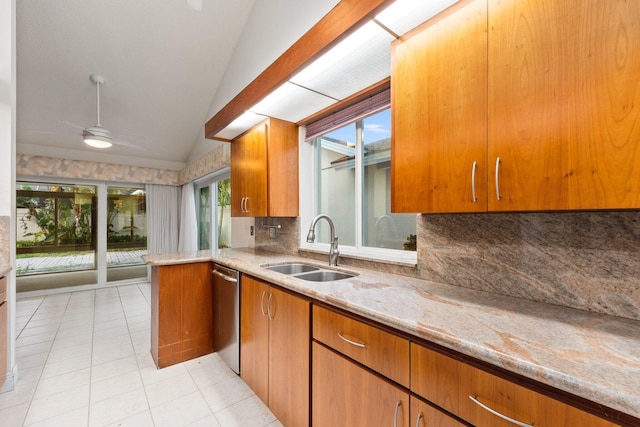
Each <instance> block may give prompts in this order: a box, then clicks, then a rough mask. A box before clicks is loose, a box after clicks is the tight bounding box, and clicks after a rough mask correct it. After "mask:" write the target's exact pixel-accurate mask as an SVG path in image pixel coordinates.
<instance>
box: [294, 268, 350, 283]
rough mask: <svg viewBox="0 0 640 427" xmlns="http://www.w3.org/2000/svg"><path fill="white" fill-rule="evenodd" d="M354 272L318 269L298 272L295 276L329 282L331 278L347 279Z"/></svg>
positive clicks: (313, 280)
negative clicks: (302, 272) (309, 271)
mask: <svg viewBox="0 0 640 427" xmlns="http://www.w3.org/2000/svg"><path fill="white" fill-rule="evenodd" d="M354 276H355V274H349V273H343V272H341V271H334V270H318V271H313V272H311V273H304V274H298V275H296V277H297V278H298V279H302V280H309V281H311V282H330V281H332V280H340V279H348V278H349V277H354Z"/></svg>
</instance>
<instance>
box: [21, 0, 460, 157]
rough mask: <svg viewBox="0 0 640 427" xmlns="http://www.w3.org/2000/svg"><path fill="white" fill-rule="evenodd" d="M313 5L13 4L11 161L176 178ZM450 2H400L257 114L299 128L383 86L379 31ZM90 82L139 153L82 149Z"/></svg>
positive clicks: (284, 1)
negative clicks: (80, 163) (131, 168)
mask: <svg viewBox="0 0 640 427" xmlns="http://www.w3.org/2000/svg"><path fill="white" fill-rule="evenodd" d="M309 1H310V3H306V2H300V1H299V0H269V2H264V1H262V2H261V1H258V2H255V0H155V1H152V0H109V1H104V0H65V1H64V2H63V1H56V0H41V1H35V0H29V1H27V0H21V1H18V2H17V13H16V14H17V86H18V87H17V109H18V111H17V152H18V153H22V154H34V155H44V156H52V157H59V158H70V159H79V160H93V161H101V162H111V163H118V164H127V165H135V166H148V167H157V168H168V169H181V168H182V167H184V166H185V165H186V163H187V162H188V161H191V160H193V158H194V156H196V157H197V156H199V155H200V154H202V153H204V152H206V151H207V150H208V148H207V147H209V146H210V145H209V144H210V143H212V142H211V141H210V140H206V141H205V140H204V137H203V135H204V132H203V125H204V123H205V122H206V121H207V120H209V119H210V118H211V117H212V115H213V114H214V113H215V112H217V111H218V110H219V109H220V108H222V106H224V103H226V102H228V101H229V100H230V99H231V98H232V97H233V96H234V95H235V94H236V93H238V92H239V91H240V90H242V88H244V87H245V86H246V85H247V84H248V83H249V82H250V81H251V79H253V78H255V77H256V76H257V75H258V74H259V73H260V72H261V71H262V70H263V69H264V68H266V66H268V65H269V64H270V63H271V62H272V61H273V60H275V59H276V58H277V57H278V56H279V55H280V54H281V53H282V52H284V51H285V50H286V49H287V48H288V47H289V46H290V45H291V44H292V43H293V42H295V40H297V39H298V38H299V37H300V36H302V34H304V32H306V31H307V30H308V29H309V28H311V26H312V25H313V24H315V22H317V21H318V20H319V19H320V18H321V17H322V16H323V15H324V14H325V13H326V12H328V11H329V10H330V9H331V7H333V6H334V5H335V4H336V3H337V0H309ZM455 1H456V0H438V1H432V2H422V1H419V2H418V1H415V0H397V1H396V4H395V5H394V6H393V7H395V8H396V9H397V10H401V11H403V12H404V13H403V15H404V16H401V17H399V18H398V17H395V18H394V17H393V16H391V14H388V15H389V16H387V14H386V13H385V12H383V13H382V14H381V15H379V16H378V17H377V20H378V22H380V23H382V24H383V26H379V25H376V24H373V23H371V24H368V25H367V26H366V27H368V29H367V28H362V29H361V30H359V31H358V32H356V33H355V34H354V36H355V38H356V39H357V38H358V34H357V33H361V34H364V38H362V37H361V39H362V40H364V43H362V42H361V43H360V45H359V47H358V48H357V51H355V53H354V52H351V53H350V54H349V55H348V56H345V57H344V59H343V60H341V61H339V65H338V66H334V67H332V70H331V72H330V73H329V72H327V70H320V71H321V72H320V73H316V76H315V77H311V78H310V77H309V76H308V74H309V72H310V71H313V68H314V64H311V66H310V67H309V69H308V70H305V71H304V72H302V73H300V74H298V75H296V76H294V77H293V78H292V79H291V80H290V82H291V83H287V84H286V85H285V87H283V88H282V89H281V91H282V92H284V97H282V96H276V97H275V98H276V102H275V103H273V102H269V101H270V100H269V99H265V102H263V103H261V104H259V105H257V106H256V107H255V111H254V112H257V113H260V114H268V115H271V116H274V117H279V118H283V119H286V120H290V121H294V122H295V121H298V120H300V119H302V118H304V117H307V116H308V115H311V114H313V113H315V112H316V111H319V110H321V109H323V108H325V107H327V106H329V105H331V104H332V103H335V102H337V101H338V100H340V99H344V98H345V97H347V96H349V95H351V94H353V93H355V92H357V91H359V90H361V89H363V88H365V87H367V86H369V85H371V84H374V83H376V82H378V81H380V80H382V79H384V78H385V77H387V76H389V74H390V42H391V40H393V36H394V34H390V33H389V32H388V31H387V30H386V29H390V30H391V32H393V33H395V34H404V33H405V32H406V31H408V30H410V29H411V28H413V27H414V26H416V25H417V24H419V23H421V22H423V21H424V20H426V19H427V18H428V17H430V16H432V15H434V14H435V13H437V12H439V11H440V10H442V9H444V8H446V7H447V6H449V5H451V4H452V3H454V2H455ZM269 14H271V15H269ZM292 15H293V16H292ZM245 25H246V28H245ZM385 27H386V29H385ZM350 38H354V37H350ZM265 46H268V48H265ZM330 53H331V52H329V54H330ZM316 68H317V67H316ZM93 73H99V74H101V75H103V76H104V78H105V80H106V83H105V84H104V85H103V86H101V89H100V98H101V102H100V104H101V105H100V106H101V112H100V113H101V114H100V115H101V117H100V119H101V120H100V121H101V125H102V126H103V127H104V128H105V129H108V130H110V131H111V132H112V133H113V134H114V135H113V136H114V140H115V141H118V140H123V141H125V142H126V143H128V144H133V145H135V146H137V148H135V147H130V146H123V145H114V146H113V147H111V148H109V149H106V150H100V149H95V148H91V147H88V146H86V145H85V144H84V143H83V141H82V137H81V135H82V128H85V127H90V126H93V125H95V123H96V88H95V85H94V84H93V83H92V82H91V80H90V79H89V76H90V75H91V74H93ZM276 92H278V91H276ZM273 95H278V94H277V93H275V94H273ZM260 117H261V116H257V119H255V120H260ZM243 126H244V128H243ZM248 127H249V125H247V124H244V125H241V126H240V127H238V128H234V127H233V126H230V127H229V128H228V129H226V130H224V131H222V132H221V133H220V134H218V136H220V137H223V138H231V137H233V136H235V135H237V134H238V133H239V132H240V131H242V130H244V129H246V128H248ZM214 144H215V143H214Z"/></svg>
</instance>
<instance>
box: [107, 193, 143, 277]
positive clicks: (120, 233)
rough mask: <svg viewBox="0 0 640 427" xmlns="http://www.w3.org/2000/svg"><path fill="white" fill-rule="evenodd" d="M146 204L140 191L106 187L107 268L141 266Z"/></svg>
mask: <svg viewBox="0 0 640 427" xmlns="http://www.w3.org/2000/svg"><path fill="white" fill-rule="evenodd" d="M146 253H147V202H146V193H145V191H144V189H142V188H130V187H111V186H108V187H107V267H108V268H115V267H122V266H125V265H136V264H144V262H143V261H142V258H141V256H142V255H146Z"/></svg>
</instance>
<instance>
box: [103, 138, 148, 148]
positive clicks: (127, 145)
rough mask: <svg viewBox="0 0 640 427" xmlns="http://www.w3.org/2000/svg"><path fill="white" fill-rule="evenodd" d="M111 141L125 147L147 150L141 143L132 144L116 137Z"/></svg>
mask: <svg viewBox="0 0 640 427" xmlns="http://www.w3.org/2000/svg"><path fill="white" fill-rule="evenodd" d="M111 142H113V144H114V145H122V146H123V147H129V148H135V149H136V150H141V151H146V149H145V148H142V147H140V146H139V145H136V144H132V143H130V142H127V141H123V140H121V139H114V140H113V141H111Z"/></svg>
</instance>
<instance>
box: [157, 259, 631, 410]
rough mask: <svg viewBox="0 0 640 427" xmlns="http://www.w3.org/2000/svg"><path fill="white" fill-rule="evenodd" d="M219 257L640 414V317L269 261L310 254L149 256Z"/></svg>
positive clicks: (376, 274)
mask: <svg viewBox="0 0 640 427" xmlns="http://www.w3.org/2000/svg"><path fill="white" fill-rule="evenodd" d="M198 261H214V262H219V263H220V264H223V265H226V266H228V267H231V268H235V269H237V270H240V271H242V272H243V273H246V274H249V275H251V276H254V277H257V278H261V279H264V280H266V281H269V282H272V283H276V284H279V285H281V286H283V287H285V288H288V289H290V290H292V291H295V292H298V293H300V294H303V295H306V296H309V297H311V298H314V299H316V300H320V301H324V302H326V303H328V304H331V305H333V306H335V307H340V308H343V309H346V310H348V311H350V312H352V313H355V314H359V315H362V316H364V317H366V318H369V319H371V320H375V321H377V322H380V323H382V324H385V325H388V326H391V327H393V328H396V329H398V330H400V331H404V332H407V333H409V334H411V335H415V336H417V337H420V338H423V339H425V340H428V341H431V342H434V343H436V344H440V345H442V346H444V347H447V348H450V349H453V350H456V351H458V352H460V353H463V354H466V355H468V356H472V357H475V358H477V359H480V360H483V361H486V362H488V363H491V364H493V365H496V366H499V367H502V368H505V369H507V370H509V371H511V372H515V373H517V374H521V375H523V376H525V377H528V378H531V379H534V380H537V381H539V382H541V383H544V384H547V385H550V386H553V387H556V388H558V389H560V390H564V391H567V392H569V393H572V394H575V395H577V396H580V397H583V398H585V399H588V400H591V401H594V402H597V403H600V404H602V405H606V406H608V407H610V408H613V409H616V410H619V411H621V412H623V413H626V414H629V415H632V416H635V417H638V418H640V393H639V392H638V390H640V322H639V321H635V320H630V319H624V318H620V317H614V316H608V315H603V314H597V313H590V312H586V311H582V310H576V309H570V308H566V307H561V306H555V305H551V304H543V303H536V302H532V301H528V300H523V299H518V298H512V297H506V296H500V295H495V294H490V293H486V292H481V291H476V290H472V289H465V288H460V287H456V286H450V285H444V284H440V283H435V282H429V281H425V280H420V279H415V278H410V277H404V276H399V275H394V274H385V273H381V272H378V271H375V272H374V271H370V270H366V269H362V268H356V267H353V268H352V267H348V268H342V267H338V269H342V270H346V271H350V272H354V273H357V274H358V276H356V277H354V278H350V279H343V280H339V281H333V282H324V283H318V282H308V281H304V280H302V279H297V278H295V277H291V276H286V275H283V274H280V273H276V272H272V271H270V270H267V269H264V268H262V267H261V266H263V265H265V264H279V263H283V262H291V261H295V262H305V263H308V264H317V265H318V266H321V267H327V266H328V265H327V263H321V262H318V261H314V260H309V259H307V258H300V257H295V256H288V255H279V254H274V253H266V252H262V253H259V252H257V251H253V250H251V249H225V250H221V251H216V252H212V253H210V252H209V251H199V252H192V253H173V254H160V255H150V256H147V257H146V262H147V263H148V264H151V265H170V264H179V263H187V262H198Z"/></svg>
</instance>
